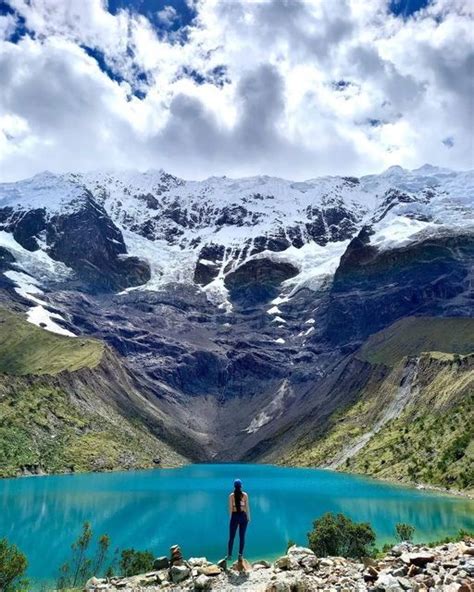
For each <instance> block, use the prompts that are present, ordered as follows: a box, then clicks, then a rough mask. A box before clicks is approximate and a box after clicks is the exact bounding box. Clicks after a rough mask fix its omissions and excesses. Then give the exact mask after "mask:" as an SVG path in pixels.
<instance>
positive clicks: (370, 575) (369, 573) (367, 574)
mask: <svg viewBox="0 0 474 592" xmlns="http://www.w3.org/2000/svg"><path fill="white" fill-rule="evenodd" d="M362 576H363V578H364V580H365V581H366V582H370V581H373V580H376V579H377V578H378V577H379V572H378V570H377V569H376V568H375V567H373V566H372V565H369V566H368V567H367V568H366V569H365V570H364V573H363V574H362Z"/></svg>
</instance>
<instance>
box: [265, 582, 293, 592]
mask: <svg viewBox="0 0 474 592" xmlns="http://www.w3.org/2000/svg"><path fill="white" fill-rule="evenodd" d="M265 592H291V588H290V585H289V584H288V583H287V582H283V581H281V580H280V581H277V582H272V583H271V584H269V585H268V586H267V587H266V588H265Z"/></svg>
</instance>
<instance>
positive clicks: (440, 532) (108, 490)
mask: <svg viewBox="0 0 474 592" xmlns="http://www.w3.org/2000/svg"><path fill="white" fill-rule="evenodd" d="M236 477H239V478H240V479H242V481H243V483H244V490H246V491H247V492H248V493H249V496H250V503H251V510H252V522H251V524H250V525H249V528H248V532H247V546H246V552H245V555H246V556H247V557H248V558H249V559H251V560H252V559H257V558H268V559H269V558H274V557H277V556H278V555H282V554H283V553H284V551H285V549H286V543H287V541H288V540H289V539H292V540H294V541H296V542H297V543H299V544H303V545H304V544H306V542H307V541H306V533H307V531H308V530H309V529H310V527H311V523H312V521H313V520H314V519H315V518H317V517H319V516H321V514H323V513H324V512H329V511H331V512H343V513H344V514H347V515H348V516H350V517H351V518H353V519H355V520H358V521H368V522H370V523H371V524H372V526H373V527H374V529H375V530H376V532H377V536H378V544H382V543H384V542H388V541H391V540H393V539H394V534H393V533H394V526H395V524H396V523H397V522H408V523H410V524H412V525H413V526H415V528H416V537H415V540H416V539H417V540H433V539H437V538H440V537H442V536H446V535H449V534H455V533H457V531H458V530H459V529H460V528H465V529H467V530H471V531H472V530H474V501H472V500H467V499H463V498H457V497H452V496H447V495H442V494H436V493H428V492H426V491H418V490H415V489H409V488H406V487H400V486H394V485H388V484H386V483H380V482H377V481H374V480H371V479H365V478H361V477H356V476H353V475H347V474H342V473H335V472H331V471H324V470H317V469H292V468H281V467H274V466H267V465H235V464H220V465H217V464H216V465H212V464H211V465H190V466H186V467H183V468H180V469H162V470H154V471H136V472H124V473H99V474H83V475H64V476H48V477H30V478H21V479H6V480H0V538H1V537H4V536H6V537H7V538H8V539H9V540H10V541H11V542H14V543H16V544H17V545H18V546H19V547H20V548H21V549H22V550H23V552H24V553H26V554H27V556H28V559H29V563H30V567H29V571H28V575H29V577H30V578H31V579H32V580H34V581H36V582H38V581H52V580H53V579H54V578H55V577H56V575H57V572H58V568H59V566H60V564H61V563H62V562H64V560H65V559H66V558H67V556H68V553H69V549H70V545H71V542H72V541H73V539H74V538H76V537H77V535H78V534H79V532H80V529H81V525H82V523H83V522H84V521H85V520H89V521H90V522H91V524H92V527H93V530H94V533H95V534H98V535H99V534H103V533H106V534H108V535H109V536H110V537H111V541H112V548H113V549H115V548H120V549H123V548H127V547H134V548H136V549H150V550H151V551H153V552H154V553H155V554H156V555H167V554H168V551H169V547H170V546H171V545H172V544H175V543H176V544H179V545H181V547H182V550H183V553H184V555H185V556H186V557H190V556H203V555H205V556H207V557H208V558H209V559H212V560H217V559H220V558H221V557H222V556H224V555H225V549H226V542H227V529H228V516H227V496H228V494H229V493H230V491H231V490H232V483H233V480H234V478H236Z"/></svg>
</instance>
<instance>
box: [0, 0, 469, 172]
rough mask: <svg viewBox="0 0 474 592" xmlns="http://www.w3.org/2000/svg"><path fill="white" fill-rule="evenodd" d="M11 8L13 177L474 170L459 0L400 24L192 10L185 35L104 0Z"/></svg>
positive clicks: (349, 14)
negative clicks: (102, 170)
mask: <svg viewBox="0 0 474 592" xmlns="http://www.w3.org/2000/svg"><path fill="white" fill-rule="evenodd" d="M9 4H10V7H11V9H10V10H9V11H8V12H7V13H6V14H5V15H4V16H1V17H0V170H1V177H2V178H3V179H13V178H19V177H24V176H27V175H31V174H34V173H36V172H38V171H39V170H43V169H50V170H58V171H64V170H78V169H82V170H87V169H93V168H98V167H109V168H110V167H111V168H113V167H124V166H127V167H136V168H139V169H146V168H159V167H163V168H166V169H168V170H170V171H171V172H173V173H175V174H179V175H181V176H184V177H192V178H202V177H206V176H209V175H213V174H226V175H229V176H242V175H253V174H277V175H284V176H287V177H292V178H308V177H314V176H317V175H320V174H338V173H341V174H363V173H367V172H373V171H377V170H381V169H383V168H385V167H387V166H390V165H393V164H400V165H402V166H406V167H417V166H420V165H422V164H423V163H425V162H431V163H433V164H439V165H442V166H451V167H454V168H469V167H472V160H473V144H472V135H471V129H472V126H473V123H474V121H473V117H474V115H473V108H474V107H473V96H474V93H473V90H474V89H473V86H472V84H473V82H472V81H473V78H472V71H473V68H474V53H473V48H472V17H473V14H472V9H471V7H470V3H469V2H464V0H456V1H454V0H434V1H433V2H431V3H428V4H427V5H426V6H424V3H422V4H423V6H424V7H422V8H421V9H420V10H417V11H415V12H413V13H412V14H403V15H401V16H397V15H396V14H394V13H393V12H392V11H391V10H390V6H391V5H390V2H389V1H388V0H373V1H372V2H370V3H367V2H363V1H362V0H343V1H341V2H333V1H332V0H320V1H319V2H309V1H303V0H258V1H248V0H233V2H225V1H223V0H193V2H192V4H193V9H194V10H195V12H196V17H195V18H194V20H192V21H191V22H188V24H186V25H185V26H182V27H179V25H177V23H179V22H180V14H179V12H178V10H177V9H176V6H177V4H175V3H173V5H171V4H169V5H167V6H165V7H164V8H162V9H161V10H160V11H158V12H157V14H156V15H155V19H154V22H150V20H149V19H148V18H147V17H146V16H145V15H143V14H138V13H136V12H134V10H132V5H131V6H130V8H129V9H120V10H117V11H116V12H115V13H114V14H112V13H111V12H109V11H108V10H107V5H106V3H105V2H104V1H102V0H82V1H81V2H76V1H75V0H29V1H27V0H10V2H9ZM157 22H158V23H160V26H159V27H158V28H157V25H156V23H157ZM19 23H21V30H20V29H19Z"/></svg>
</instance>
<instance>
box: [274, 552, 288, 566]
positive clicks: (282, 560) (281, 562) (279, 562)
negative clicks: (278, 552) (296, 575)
mask: <svg viewBox="0 0 474 592" xmlns="http://www.w3.org/2000/svg"><path fill="white" fill-rule="evenodd" d="M289 566H290V558H289V557H288V555H283V557H279V558H278V559H277V560H276V561H275V567H277V568H278V569H283V570H285V569H288V568H289Z"/></svg>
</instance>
